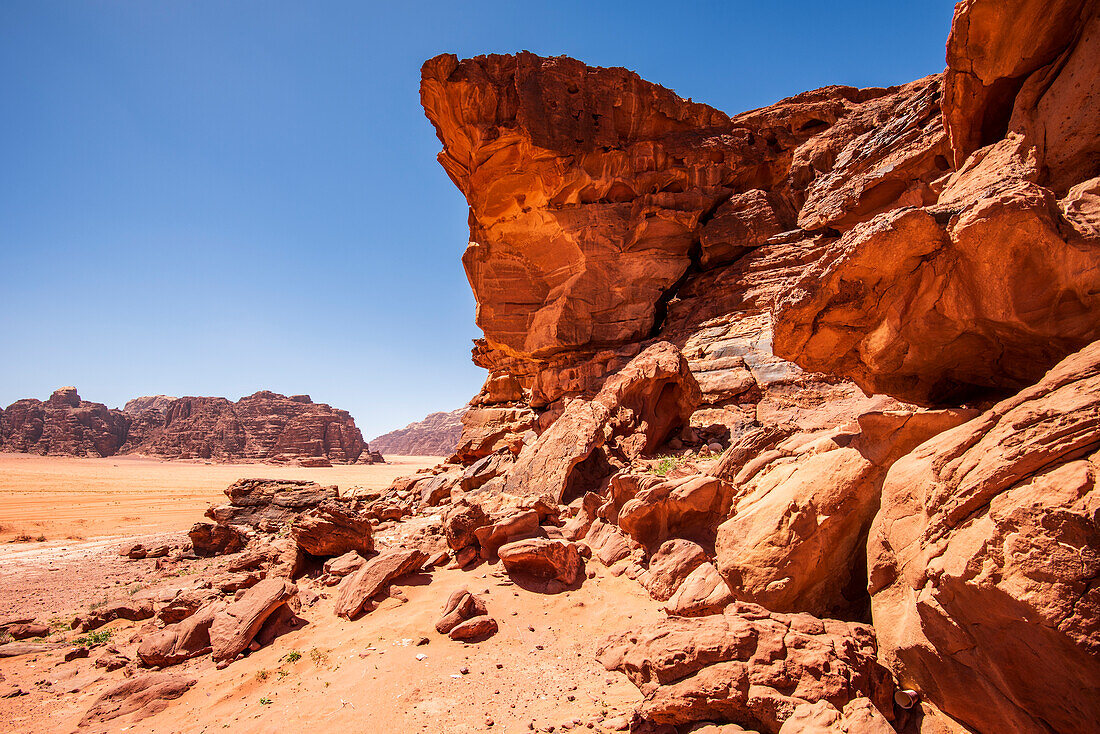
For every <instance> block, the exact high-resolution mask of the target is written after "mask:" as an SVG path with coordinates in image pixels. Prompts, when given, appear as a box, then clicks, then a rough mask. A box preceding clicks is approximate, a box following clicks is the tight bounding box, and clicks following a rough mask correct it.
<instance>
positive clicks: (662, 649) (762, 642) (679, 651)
mask: <svg viewBox="0 0 1100 734" xmlns="http://www.w3.org/2000/svg"><path fill="white" fill-rule="evenodd" d="M597 658H598V659H599V661H600V662H601V663H603V665H604V666H605V667H606V668H607V669H608V670H618V671H620V672H622V673H625V674H626V675H627V677H628V678H630V681H631V682H632V683H634V685H636V686H638V688H639V690H641V692H642V695H643V696H644V697H645V698H644V700H643V702H642V704H641V706H640V708H639V713H641V714H642V715H643V716H645V717H646V718H648V719H650V720H651V721H654V722H656V723H659V724H671V725H674V726H678V725H682V724H688V723H691V722H695V721H730V722H733V723H736V724H741V725H742V726H745V727H748V728H751V729H753V730H756V731H761V732H772V733H773V734H774V732H777V731H778V730H779V728H780V727H781V726H782V725H783V722H784V721H786V720H787V719H788V718H790V716H791V715H792V714H793V713H794V712H795V710H796V709H797V708H798V707H799V706H800V705H803V704H806V703H814V702H817V701H827V702H829V703H830V704H832V705H833V706H835V707H836V708H838V709H842V708H844V706H845V704H846V703H848V702H849V701H852V700H853V699H857V698H861V697H863V698H868V699H870V700H871V701H872V702H873V703H874V705H875V706H876V707H877V708H878V710H879V711H886V712H890V711H892V704H891V696H892V694H893V685H892V683H891V682H890V678H889V674H888V673H887V672H886V671H885V670H884V669H883V668H882V667H880V666H879V665H878V663H877V662H876V661H875V635H874V632H873V631H872V630H871V628H870V627H867V626H866V625H860V624H853V623H846V622H836V621H833V620H828V619H825V620H822V619H816V618H814V617H811V616H809V615H807V614H796V615H786V614H775V613H771V612H768V611H767V610H766V609H764V608H762V607H759V606H756V605H753V604H743V603H737V604H733V605H731V606H729V607H727V608H726V610H725V612H724V613H723V614H720V615H712V616H708V617H701V618H699V619H680V618H676V617H670V618H669V619H666V620H663V621H661V622H658V623H656V624H654V625H651V626H649V627H645V628H642V629H639V630H635V631H631V632H624V633H622V634H621V635H616V636H613V637H611V638H610V639H608V640H607V641H605V642H604V643H603V645H602V646H601V647H600V649H599V650H598V651H597Z"/></svg>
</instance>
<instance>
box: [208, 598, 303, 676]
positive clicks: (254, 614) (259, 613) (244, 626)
mask: <svg viewBox="0 0 1100 734" xmlns="http://www.w3.org/2000/svg"><path fill="white" fill-rule="evenodd" d="M296 593H298V589H297V587H296V586H295V585H294V584H292V583H290V582H289V581H286V580H285V579H281V578H269V579H265V580H263V581H261V582H260V583H258V584H256V585H255V586H253V587H252V588H251V589H249V590H248V591H246V592H245V593H244V595H243V596H241V598H239V599H237V600H236V601H235V602H233V603H232V604H230V605H229V606H228V607H226V608H225V609H223V610H221V611H219V612H217V613H216V614H215V615H214V619H213V621H212V622H211V623H210V646H211V650H212V652H213V656H214V660H216V661H221V660H232V659H233V658H235V657H237V655H239V654H241V653H242V652H244V651H245V650H246V649H247V648H248V646H249V645H250V644H251V643H252V639H253V638H254V637H255V636H256V633H257V632H259V631H260V628H261V627H262V626H263V624H264V622H265V621H266V620H267V618H268V617H269V616H271V614H272V613H274V612H275V611H276V610H277V609H278V608H279V607H281V606H283V605H284V604H286V603H287V602H288V601H289V600H290V599H291V597H293V596H294V595H295V594H296Z"/></svg>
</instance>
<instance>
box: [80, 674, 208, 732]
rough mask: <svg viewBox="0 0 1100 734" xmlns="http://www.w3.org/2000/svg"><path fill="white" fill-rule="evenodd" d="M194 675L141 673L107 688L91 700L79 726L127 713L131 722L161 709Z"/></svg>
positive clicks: (179, 692) (187, 686) (186, 688)
mask: <svg viewBox="0 0 1100 734" xmlns="http://www.w3.org/2000/svg"><path fill="white" fill-rule="evenodd" d="M195 683H196V681H195V679H194V678H189V677H188V676H186V675H177V674H175V673H160V672H158V673H141V674H140V675H135V676H134V677H133V678H127V679H125V680H123V681H122V682H121V683H118V684H117V685H114V686H111V687H110V688H108V689H107V690H106V691H105V692H104V693H103V694H102V695H101V696H100V697H99V698H97V699H96V700H95V702H93V703H92V705H91V706H90V707H89V708H88V711H87V712H86V713H85V714H84V717H83V718H82V719H81V720H80V722H79V723H78V724H77V726H78V727H79V728H85V727H88V726H95V725H99V724H103V723H105V722H108V721H111V720H113V719H117V718H119V717H120V716H127V717H129V718H128V719H127V720H128V721H129V722H130V723H131V724H132V723H134V722H137V721H141V720H142V719H145V718H147V717H149V716H152V715H153V714H155V713H157V712H159V711H163V710H164V709H165V708H167V706H168V702H169V701H171V700H173V699H176V698H179V697H180V696H182V695H183V694H184V693H186V692H187V691H188V690H189V689H190V688H191V686H193V685H195Z"/></svg>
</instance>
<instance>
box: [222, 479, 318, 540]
mask: <svg viewBox="0 0 1100 734" xmlns="http://www.w3.org/2000/svg"><path fill="white" fill-rule="evenodd" d="M225 494H226V496H227V497H229V504H228V505H218V506H216V507H211V508H210V509H209V510H207V511H206V516H207V517H209V518H210V519H211V520H213V521H215V522H217V523H218V524H219V525H245V526H251V527H258V528H261V529H271V530H274V529H278V528H281V526H282V525H283V524H285V523H289V522H291V521H293V520H295V519H297V518H298V516H299V515H301V514H303V513H306V512H308V511H309V510H312V509H314V508H316V507H318V506H320V505H321V504H323V503H325V502H333V501H335V500H337V499H338V497H339V489H338V488H337V487H335V486H329V487H322V486H321V485H320V484H317V483H316V482H310V481H306V480H283V479H238V480H237V481H235V482H233V484H231V485H229V486H228V487H226V489H225Z"/></svg>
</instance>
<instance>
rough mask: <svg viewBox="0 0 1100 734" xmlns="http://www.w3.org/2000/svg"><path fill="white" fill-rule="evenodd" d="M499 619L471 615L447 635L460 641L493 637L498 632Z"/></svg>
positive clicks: (473, 640)
mask: <svg viewBox="0 0 1100 734" xmlns="http://www.w3.org/2000/svg"><path fill="white" fill-rule="evenodd" d="M497 629H498V628H497V621H496V620H495V619H493V618H492V617H488V616H485V615H482V616H480V617H471V618H470V619H467V620H466V621H464V622H460V623H459V624H457V625H455V627H454V628H453V629H452V630H451V631H450V632H449V633H447V636H448V637H450V638H451V639H452V640H458V641H460V642H479V641H481V640H484V639H486V638H487V637H492V636H493V635H495V634H496V633H497Z"/></svg>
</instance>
